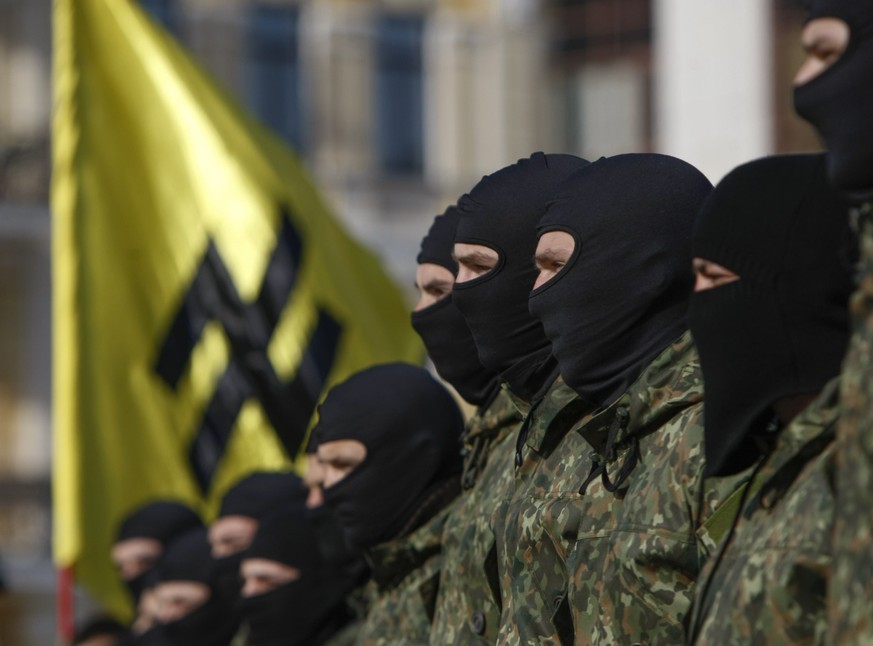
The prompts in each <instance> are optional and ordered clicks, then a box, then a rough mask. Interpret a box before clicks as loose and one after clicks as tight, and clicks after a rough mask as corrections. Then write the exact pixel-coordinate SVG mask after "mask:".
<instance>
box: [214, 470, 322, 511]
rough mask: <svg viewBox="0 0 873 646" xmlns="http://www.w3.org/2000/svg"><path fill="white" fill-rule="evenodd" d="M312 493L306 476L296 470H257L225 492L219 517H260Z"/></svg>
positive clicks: (302, 500)
mask: <svg viewBox="0 0 873 646" xmlns="http://www.w3.org/2000/svg"><path fill="white" fill-rule="evenodd" d="M308 494H309V490H308V489H307V488H306V485H304V484H303V480H301V478H300V477H299V476H297V475H296V474H294V473H278V472H267V471H265V472H259V473H253V474H251V475H249V476H246V477H245V478H243V479H242V480H240V481H239V482H237V483H236V484H235V485H234V486H232V487H231V488H230V489H229V490H228V491H227V493H226V494H224V498H222V500H221V509H220V510H219V512H218V517H219V518H221V517H222V516H247V517H248V518H254V519H255V520H259V519H261V518H262V517H263V516H265V515H267V514H270V513H272V512H274V511H275V510H277V509H281V508H285V507H289V506H294V505H296V504H298V503H303V502H304V501H305V500H306V497H307V495H308Z"/></svg>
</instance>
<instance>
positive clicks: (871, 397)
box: [828, 203, 873, 644]
mask: <svg viewBox="0 0 873 646" xmlns="http://www.w3.org/2000/svg"><path fill="white" fill-rule="evenodd" d="M853 217H854V218H855V219H856V221H857V224H858V233H859V236H860V245H861V249H860V260H861V263H860V272H859V275H860V283H859V285H858V289H857V291H856V292H855V294H854V295H853V297H852V303H851V313H852V319H853V336H852V340H851V341H850V343H849V353H848V355H847V356H846V360H845V362H844V363H843V380H842V392H841V393H840V396H841V400H842V407H843V412H842V418H841V419H840V422H839V424H838V425H837V450H836V465H837V468H836V492H837V493H836V496H837V504H836V518H835V520H834V544H833V556H834V562H833V575H832V578H831V585H830V586H829V588H828V623H829V625H830V628H829V631H830V632H829V639H828V642H829V643H832V644H873V542H871V538H870V537H871V536H873V511H871V510H873V203H868V204H865V205H863V206H862V207H860V208H859V209H857V210H855V211H854V215H853Z"/></svg>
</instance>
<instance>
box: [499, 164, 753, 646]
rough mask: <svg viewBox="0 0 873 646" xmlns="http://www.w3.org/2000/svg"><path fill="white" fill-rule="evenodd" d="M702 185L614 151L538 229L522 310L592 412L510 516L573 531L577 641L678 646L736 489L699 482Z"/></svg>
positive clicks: (580, 176)
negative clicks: (695, 230)
mask: <svg viewBox="0 0 873 646" xmlns="http://www.w3.org/2000/svg"><path fill="white" fill-rule="evenodd" d="M711 190H712V185H711V184H710V183H709V181H708V180H707V179H706V178H705V177H704V176H703V175H702V174H701V173H700V171H698V170H697V169H695V168H694V167H693V166H691V165H690V164H688V163H686V162H684V161H682V160H679V159H676V158H675V157H669V156H667V155H656V154H627V155H616V156H615V157H610V158H604V159H600V160H598V161H596V162H594V163H592V164H591V165H590V166H588V167H586V168H584V169H582V170H580V171H578V172H576V173H574V174H573V175H572V176H571V177H569V178H568V179H567V181H566V182H564V184H563V186H562V187H561V188H560V189H559V190H558V192H557V196H556V198H555V200H554V201H553V202H552V203H551V204H550V206H549V209H548V212H547V213H546V214H545V215H544V216H543V218H542V219H541V220H540V223H539V226H538V229H537V231H538V234H539V240H538V245H537V249H536V255H535V260H536V264H537V266H538V268H539V269H540V273H539V276H538V278H537V281H536V285H535V289H534V290H533V291H532V292H531V293H530V297H529V306H530V311H531V312H532V313H533V314H534V315H535V316H536V317H537V318H538V319H539V320H540V321H541V322H542V324H543V327H544V329H545V332H546V335H547V336H548V338H549V339H550V340H551V342H552V351H553V352H554V354H555V357H556V358H557V361H558V365H559V367H560V370H561V376H562V377H563V378H564V380H565V381H566V382H567V384H568V385H569V386H571V387H572V388H573V390H574V391H575V392H576V393H577V394H578V395H579V396H580V397H581V399H582V400H583V401H585V402H587V403H588V406H589V411H590V415H589V416H588V417H587V418H585V419H583V420H581V421H580V422H579V423H578V424H576V425H575V427H574V428H573V429H572V431H571V432H570V433H568V434H567V435H566V437H565V438H564V439H563V440H562V442H561V443H560V444H559V445H558V446H557V448H556V450H555V451H553V452H552V453H551V454H549V455H546V456H544V460H543V464H542V465H541V466H540V468H539V470H538V472H537V474H536V477H535V478H533V479H532V484H531V490H530V491H531V494H529V495H530V496H531V497H534V496H533V492H536V491H538V490H541V489H546V491H548V494H547V495H542V496H537V497H536V498H537V499H536V500H535V501H534V502H533V503H531V504H528V506H527V507H526V508H522V509H521V510H520V511H519V512H517V513H516V514H515V517H516V518H517V519H518V520H516V521H515V522H516V523H517V524H518V525H519V526H520V527H523V523H524V522H528V523H534V524H537V525H540V526H541V527H542V529H541V530H540V531H541V532H542V533H543V535H545V536H549V537H551V536H556V535H557V536H572V537H573V541H572V543H569V544H568V545H567V555H566V557H565V562H564V566H565V567H566V572H565V576H566V577H567V578H568V579H569V581H570V583H569V586H568V590H567V606H568V607H569V610H570V614H571V617H572V621H573V624H574V626H575V629H576V634H575V638H576V640H577V643H578V642H583V643H594V644H622V643H636V642H638V643H643V644H677V643H681V642H682V640H683V637H684V631H683V627H682V620H683V618H684V616H685V614H686V613H687V611H688V609H689V608H690V605H691V598H692V588H693V583H694V577H695V575H696V574H697V571H698V568H699V566H700V564H702V563H703V562H704V561H705V560H706V558H707V556H708V555H709V552H710V550H711V549H712V548H713V547H714V545H715V542H716V541H715V538H714V537H712V536H710V535H708V534H707V532H706V527H707V523H708V522H709V521H710V519H711V517H712V514H713V510H714V509H716V508H717V506H718V505H719V504H720V503H721V501H723V500H724V499H725V497H726V496H727V495H728V494H730V493H732V492H733V490H734V489H735V488H736V485H737V481H736V480H735V479H734V480H730V481H728V482H723V483H721V484H719V485H718V486H716V487H710V486H707V485H704V478H703V467H704V462H703V455H702V443H703V426H702V399H703V392H702V390H703V389H702V380H701V375H700V369H699V365H698V362H697V353H696V351H695V349H694V345H693V343H692V340H691V336H690V334H689V333H688V329H687V328H688V326H687V321H686V312H687V308H688V300H689V297H690V294H691V287H692V276H691V272H690V271H689V270H688V268H689V266H690V265H691V244H690V242H691V231H692V226H693V223H694V217H695V215H696V213H697V210H698V209H699V207H700V205H701V204H702V202H703V200H704V199H705V198H706V196H707V195H708V194H709V192H710V191H711ZM526 547H527V546H526V545H525V544H521V545H519V547H518V548H517V549H518V550H519V552H518V554H519V556H518V557H517V559H519V558H521V556H522V555H523V552H522V551H521V550H524V549H526ZM595 599H596V602H592V600H595Z"/></svg>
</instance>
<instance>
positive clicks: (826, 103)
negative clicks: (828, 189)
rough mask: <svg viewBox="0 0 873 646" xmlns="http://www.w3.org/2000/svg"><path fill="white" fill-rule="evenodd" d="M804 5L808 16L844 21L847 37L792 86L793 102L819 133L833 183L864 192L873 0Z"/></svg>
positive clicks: (872, 159) (872, 166)
mask: <svg viewBox="0 0 873 646" xmlns="http://www.w3.org/2000/svg"><path fill="white" fill-rule="evenodd" d="M808 6H809V13H808V17H807V21H808V22H809V21H812V20H816V19H818V18H838V19H840V20H842V21H844V22H845V23H846V24H848V26H849V43H848V46H847V48H846V50H845V51H844V52H843V54H842V55H841V56H840V58H839V59H838V60H837V61H836V62H835V63H833V64H832V65H831V66H830V67H828V68H827V69H826V70H824V71H823V72H822V73H821V74H820V75H818V76H816V77H815V78H813V79H812V80H810V81H808V82H806V83H804V84H803V85H799V86H797V87H795V88H794V107H795V110H796V111H797V114H798V115H800V116H801V117H803V118H804V119H806V120H807V121H809V122H810V123H811V124H812V125H813V126H815V127H816V129H817V130H818V131H819V133H820V134H821V136H822V137H823V138H824V140H825V143H826V145H827V148H828V153H829V154H828V158H827V169H828V175H829V177H830V179H831V181H832V182H833V183H834V185H835V186H837V187H838V188H839V189H841V190H843V191H846V192H847V193H850V194H857V195H861V196H863V197H865V198H866V197H869V195H870V194H871V193H873V119H871V118H870V115H871V114H873V83H871V82H870V80H871V79H873V3H871V2H865V1H863V0H811V1H810V2H809V3H808Z"/></svg>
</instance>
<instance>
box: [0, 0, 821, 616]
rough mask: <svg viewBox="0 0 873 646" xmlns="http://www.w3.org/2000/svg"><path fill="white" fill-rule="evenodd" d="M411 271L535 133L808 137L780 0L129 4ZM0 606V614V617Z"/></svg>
mask: <svg viewBox="0 0 873 646" xmlns="http://www.w3.org/2000/svg"><path fill="white" fill-rule="evenodd" d="M140 4H142V5H143V6H144V7H145V9H146V10H147V11H149V12H150V13H151V15H152V16H153V17H155V19H156V20H158V21H159V22H161V23H162V24H164V25H165V26H166V27H167V28H168V29H169V30H170V31H171V32H172V33H173V34H174V35H175V36H176V37H177V38H178V39H179V40H180V41H181V42H182V43H183V44H184V46H185V47H187V48H188V49H189V50H190V51H191V52H192V53H193V54H194V56H195V57H196V58H197V59H198V60H200V61H201V62H202V63H203V65H204V66H206V67H207V68H208V69H209V70H211V71H212V72H213V74H214V75H215V76H216V77H217V78H218V80H219V82H220V84H222V85H223V86H224V87H225V88H227V90H228V91H229V92H230V93H231V94H233V95H235V96H236V97H238V98H239V99H240V100H241V101H242V102H243V103H245V104H246V105H248V106H249V108H250V109H251V110H252V111H253V112H254V113H255V114H257V115H258V116H259V117H260V118H261V119H262V120H263V121H264V122H266V123H267V124H268V125H269V126H270V127H272V128H273V129H275V130H276V131H277V132H278V133H279V134H280V135H281V136H282V137H283V138H285V140H286V141H287V142H289V143H290V144H291V145H292V146H294V147H295V148H296V149H297V151H298V152H299V154H300V155H301V156H302V157H303V158H304V159H305V161H306V163H307V164H308V166H309V168H310V169H311V171H312V173H313V175H314V176H315V178H316V180H317V181H318V183H319V184H320V186H321V187H322V188H323V189H324V190H325V192H326V193H327V196H328V198H329V200H330V201H331V202H332V204H333V205H334V207H335V210H336V211H337V213H338V214H339V215H340V216H341V217H342V218H343V220H344V221H345V222H346V223H347V225H348V227H349V228H350V229H351V230H352V231H353V232H354V234H355V235H356V236H357V237H358V238H360V239H361V240H363V241H364V242H366V243H367V244H369V245H370V246H371V247H373V248H374V249H376V250H377V251H378V252H379V254H380V255H381V256H382V258H383V259H384V262H385V263H386V266H387V267H388V269H389V270H390V271H391V272H392V273H393V274H394V275H395V276H396V277H397V278H398V280H399V281H400V282H401V284H403V285H404V286H405V287H407V288H409V286H410V285H411V283H412V280H413V275H414V263H415V254H416V252H417V247H418V243H419V240H420V237H421V235H422V234H423V233H424V232H425V230H426V228H427V226H428V224H429V221H430V219H431V218H432V216H433V215H435V214H436V213H438V212H440V211H442V210H443V209H444V208H445V206H446V205H448V204H450V203H452V202H454V200H455V199H456V198H457V197H458V196H459V195H460V194H462V193H463V192H465V191H466V190H467V189H469V188H470V187H471V186H472V185H473V184H474V183H475V182H476V181H477V180H478V178H479V177H481V176H482V175H483V174H487V173H489V172H491V171H494V170H496V169H497V168H500V167H502V166H504V165H506V164H508V163H511V162H513V161H515V160H516V159H518V158H520V157H524V156H527V155H529V154H530V153H531V152H533V151H536V150H547V151H556V152H557V151H560V152H572V153H576V154H580V155H582V156H585V157H588V158H596V157H599V156H601V155H611V154H616V153H620V152H630V151H645V150H652V151H658V152H665V153H670V154H675V155H677V156H680V157H682V158H684V159H687V160H688V161H690V162H692V163H694V164H696V165H697V166H698V167H700V168H701V170H703V171H704V172H705V173H706V174H707V175H708V176H709V177H710V178H711V179H712V180H713V181H717V180H718V179H719V178H720V177H721V176H722V175H723V174H724V173H726V172H727V171H728V170H730V168H732V167H733V166H734V165H736V164H738V163H741V162H743V161H745V160H748V159H751V158H753V157H756V156H760V155H764V154H767V153H771V152H784V151H792V150H809V149H815V148H816V147H817V143H816V140H815V139H814V137H813V136H812V133H811V131H810V130H809V129H808V128H807V127H806V126H805V125H804V124H802V123H801V122H800V121H799V120H798V119H796V117H794V116H793V114H792V110H791V101H790V80H791V76H792V74H793V71H794V69H796V67H797V64H798V62H799V60H800V57H801V52H800V48H799V46H798V42H799V41H798V35H799V31H800V21H801V12H800V11H799V10H798V9H797V8H796V7H795V6H794V5H793V3H792V2H791V1H790V0H767V1H762V0H732V1H731V2H711V1H710V2H701V1H700V0H540V1H537V0H299V1H297V0H141V2H140ZM50 22H51V2H50V0H0V312H2V316H0V558H4V559H5V560H6V561H7V562H8V561H11V560H13V559H17V558H25V557H41V558H44V557H45V556H46V555H47V554H48V544H49V538H48V537H49V529H48V527H49V521H48V493H47V492H48V478H49V469H50V426H51V404H50V401H51V384H50V373H51V370H50V348H51V338H50V333H51V315H50V269H49V258H50V253H49V251H50V225H49V221H50V219H49V215H48V192H49V176H50V145H49V141H50V139H49V135H50V112H51V87H50V69H51V26H50ZM0 623H2V622H0Z"/></svg>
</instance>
